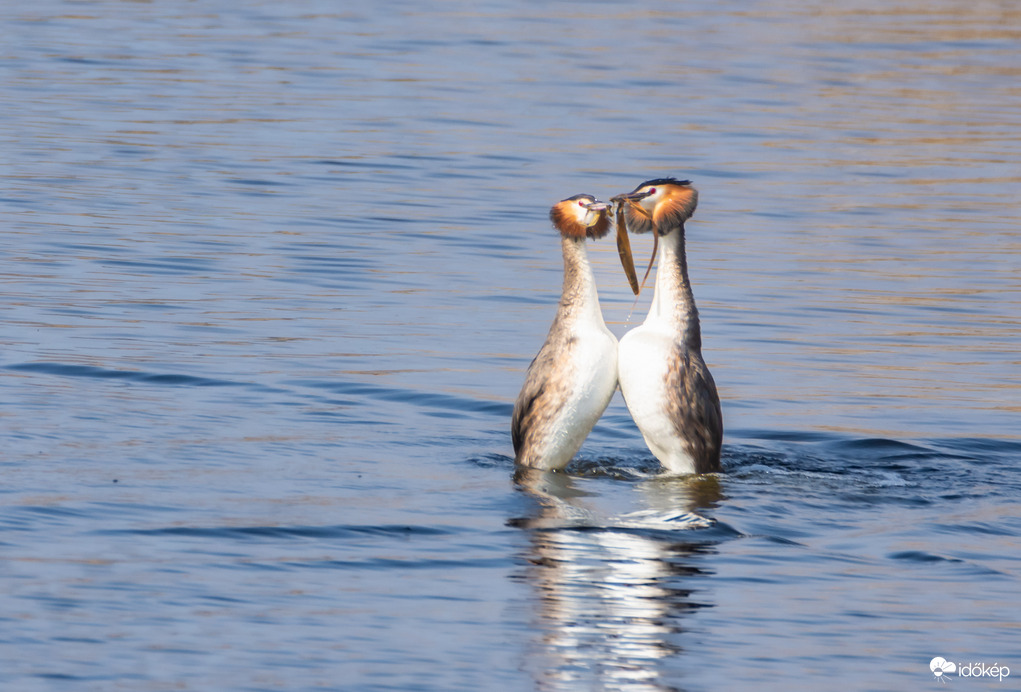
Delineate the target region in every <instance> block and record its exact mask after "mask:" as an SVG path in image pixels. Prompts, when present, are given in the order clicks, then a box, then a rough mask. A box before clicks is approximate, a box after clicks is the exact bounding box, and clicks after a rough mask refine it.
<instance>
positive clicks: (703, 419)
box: [667, 344, 723, 473]
mask: <svg viewBox="0 0 1021 692" xmlns="http://www.w3.org/2000/svg"><path fill="white" fill-rule="evenodd" d="M667 372H668V376H667V377H668V380H667V391H668V392H670V395H669V401H668V404H667V405H668V407H669V414H670V418H671V420H673V421H674V425H675V426H676V429H677V433H678V435H680V436H681V438H682V439H684V440H685V441H686V442H687V444H688V453H689V454H691V456H692V458H693V459H694V460H695V473H712V472H714V471H719V470H720V447H721V446H722V443H723V412H722V411H721V409H720V396H719V394H718V393H717V391H716V383H715V382H714V381H713V376H712V374H711V373H710V372H709V368H708V367H707V366H706V364H705V361H704V360H702V356H701V355H700V354H699V353H698V352H697V351H692V350H690V349H688V348H687V347H685V346H684V345H683V344H678V345H677V348H676V350H675V351H674V353H673V355H672V357H671V363H670V367H669V368H668V371H667Z"/></svg>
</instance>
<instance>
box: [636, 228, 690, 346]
mask: <svg viewBox="0 0 1021 692" xmlns="http://www.w3.org/2000/svg"><path fill="white" fill-rule="evenodd" d="M654 232H656V231H654ZM657 263H658V265H659V266H658V267H657V269H656V289H655V292H654V293H653V296H652V306H651V307H650V308H649V315H648V317H646V318H645V323H646V324H660V325H663V326H664V327H665V328H667V329H669V330H670V331H671V332H673V333H675V334H677V335H679V336H680V338H681V339H683V341H684V344H685V345H686V346H687V347H688V348H690V349H694V350H701V348H702V332H701V329H700V328H699V322H698V309H697V308H696V307H695V296H694V295H693V294H692V292H691V282H690V281H689V280H688V261H687V258H686V256H685V251H684V225H683V224H682V225H680V226H677V227H676V228H674V229H672V230H671V231H670V232H669V233H667V234H666V235H663V236H660V238H659V252H658V257H657Z"/></svg>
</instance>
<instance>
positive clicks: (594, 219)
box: [585, 200, 610, 228]
mask: <svg viewBox="0 0 1021 692" xmlns="http://www.w3.org/2000/svg"><path fill="white" fill-rule="evenodd" d="M609 208H610V205H609V204H607V203H606V202H600V201H599V200H596V201H595V202H592V203H591V204H586V205H585V209H586V210H588V211H590V212H593V214H591V215H590V216H589V217H588V219H589V220H590V223H587V224H585V225H586V227H588V228H591V227H592V226H595V225H596V224H597V223H599V214H600V213H601V212H604V211H606V210H607V209H609Z"/></svg>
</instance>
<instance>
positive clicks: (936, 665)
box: [929, 656, 957, 685]
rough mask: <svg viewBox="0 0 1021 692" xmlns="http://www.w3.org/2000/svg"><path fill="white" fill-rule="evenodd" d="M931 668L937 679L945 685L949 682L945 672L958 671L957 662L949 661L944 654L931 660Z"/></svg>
mask: <svg viewBox="0 0 1021 692" xmlns="http://www.w3.org/2000/svg"><path fill="white" fill-rule="evenodd" d="M929 670H931V671H932V674H933V675H935V676H936V679H937V680H939V681H940V682H942V683H943V684H944V685H945V684H947V679H946V678H945V677H943V676H944V674H945V673H955V672H957V664H956V663H954V662H953V661H948V660H947V659H945V658H943V657H942V656H937V657H936V658H934V659H932V660H931V661H929Z"/></svg>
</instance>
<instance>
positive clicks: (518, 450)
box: [511, 323, 575, 467]
mask: <svg viewBox="0 0 1021 692" xmlns="http://www.w3.org/2000/svg"><path fill="white" fill-rule="evenodd" d="M574 342H575V339H573V338H571V337H570V335H569V334H568V333H567V330H565V329H564V328H563V326H562V325H558V324H556V323H554V325H553V328H552V329H551V330H550V333H549V335H548V336H547V338H546V342H545V343H544V344H543V345H542V348H541V349H540V350H539V353H538V354H537V355H536V356H535V358H533V359H532V362H531V364H530V365H529V366H528V372H527V374H526V375H525V384H524V386H523V387H522V388H521V393H520V394H519V395H518V399H517V401H516V402H515V403H514V413H513V414H512V416H511V443H512V444H513V445H514V455H515V461H516V462H517V463H518V464H521V465H523V466H535V467H541V466H543V464H544V463H545V454H544V449H545V446H546V445H545V442H546V441H547V440H549V439H550V438H551V437H553V436H555V435H556V434H557V432H558V431H557V423H558V416H557V413H558V412H559V411H561V410H563V409H564V408H565V407H566V406H567V405H568V404H569V403H570V401H571V398H572V393H573V386H572V383H573V381H574V368H573V367H571V362H572V356H573V354H572V349H571V346H572V344H573V343H574Z"/></svg>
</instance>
